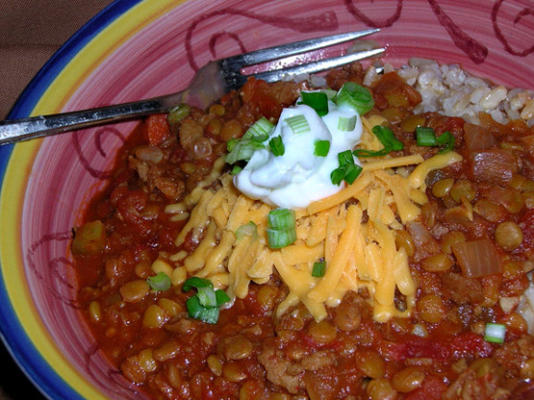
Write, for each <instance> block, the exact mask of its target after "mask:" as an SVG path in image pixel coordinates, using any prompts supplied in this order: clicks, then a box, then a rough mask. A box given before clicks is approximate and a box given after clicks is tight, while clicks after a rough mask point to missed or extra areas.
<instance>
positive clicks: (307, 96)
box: [300, 92, 328, 117]
mask: <svg viewBox="0 0 534 400" xmlns="http://www.w3.org/2000/svg"><path fill="white" fill-rule="evenodd" d="M300 96H301V97H302V103H303V104H306V105H307V106H310V107H311V108H313V109H314V110H315V112H317V114H318V115H319V116H320V117H322V116H324V115H326V114H328V96H327V95H326V93H323V92H301V93H300Z"/></svg>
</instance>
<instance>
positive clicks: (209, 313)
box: [185, 296, 219, 324]
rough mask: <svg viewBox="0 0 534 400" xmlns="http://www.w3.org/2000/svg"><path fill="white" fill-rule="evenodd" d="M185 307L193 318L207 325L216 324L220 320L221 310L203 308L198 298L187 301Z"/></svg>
mask: <svg viewBox="0 0 534 400" xmlns="http://www.w3.org/2000/svg"><path fill="white" fill-rule="evenodd" d="M185 306H186V308H187V313H188V314H189V316H190V317H191V318H194V319H198V320H200V321H202V322H205V323H207V324H216V323H217V321H218V320H219V308H218V307H204V306H202V304H200V300H199V298H198V297H197V296H193V297H190V298H189V299H187V300H186V302H185Z"/></svg>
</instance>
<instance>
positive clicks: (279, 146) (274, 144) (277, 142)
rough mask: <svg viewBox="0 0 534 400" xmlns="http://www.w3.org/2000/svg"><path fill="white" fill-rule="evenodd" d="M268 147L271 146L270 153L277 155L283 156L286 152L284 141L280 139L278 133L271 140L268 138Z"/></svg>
mask: <svg viewBox="0 0 534 400" xmlns="http://www.w3.org/2000/svg"><path fill="white" fill-rule="evenodd" d="M269 147H270V148H271V153H273V154H274V155H275V156H277V157H278V156H283V155H284V153H285V152H286V148H285V146H284V142H283V141H282V137H281V136H280V135H278V136H275V137H273V138H272V139H271V140H269Z"/></svg>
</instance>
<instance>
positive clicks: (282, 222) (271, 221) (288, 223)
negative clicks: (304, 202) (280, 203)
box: [267, 208, 295, 229]
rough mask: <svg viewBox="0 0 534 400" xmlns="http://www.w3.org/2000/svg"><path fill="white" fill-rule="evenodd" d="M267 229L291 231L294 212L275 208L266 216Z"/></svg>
mask: <svg viewBox="0 0 534 400" xmlns="http://www.w3.org/2000/svg"><path fill="white" fill-rule="evenodd" d="M267 223H268V225H269V228H273V229H291V228H295V211H293V210H290V209H288V208H276V209H274V210H271V212H269V214H268V216H267Z"/></svg>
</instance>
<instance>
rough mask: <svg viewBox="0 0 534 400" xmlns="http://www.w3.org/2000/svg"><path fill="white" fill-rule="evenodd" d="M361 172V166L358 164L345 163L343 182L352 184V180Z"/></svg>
mask: <svg viewBox="0 0 534 400" xmlns="http://www.w3.org/2000/svg"><path fill="white" fill-rule="evenodd" d="M361 172H362V167H360V166H359V165H356V164H354V165H347V166H346V167H345V176H344V178H343V179H344V180H345V182H347V183H348V184H349V185H352V183H354V181H355V180H356V178H357V177H358V176H360V174H361Z"/></svg>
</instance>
